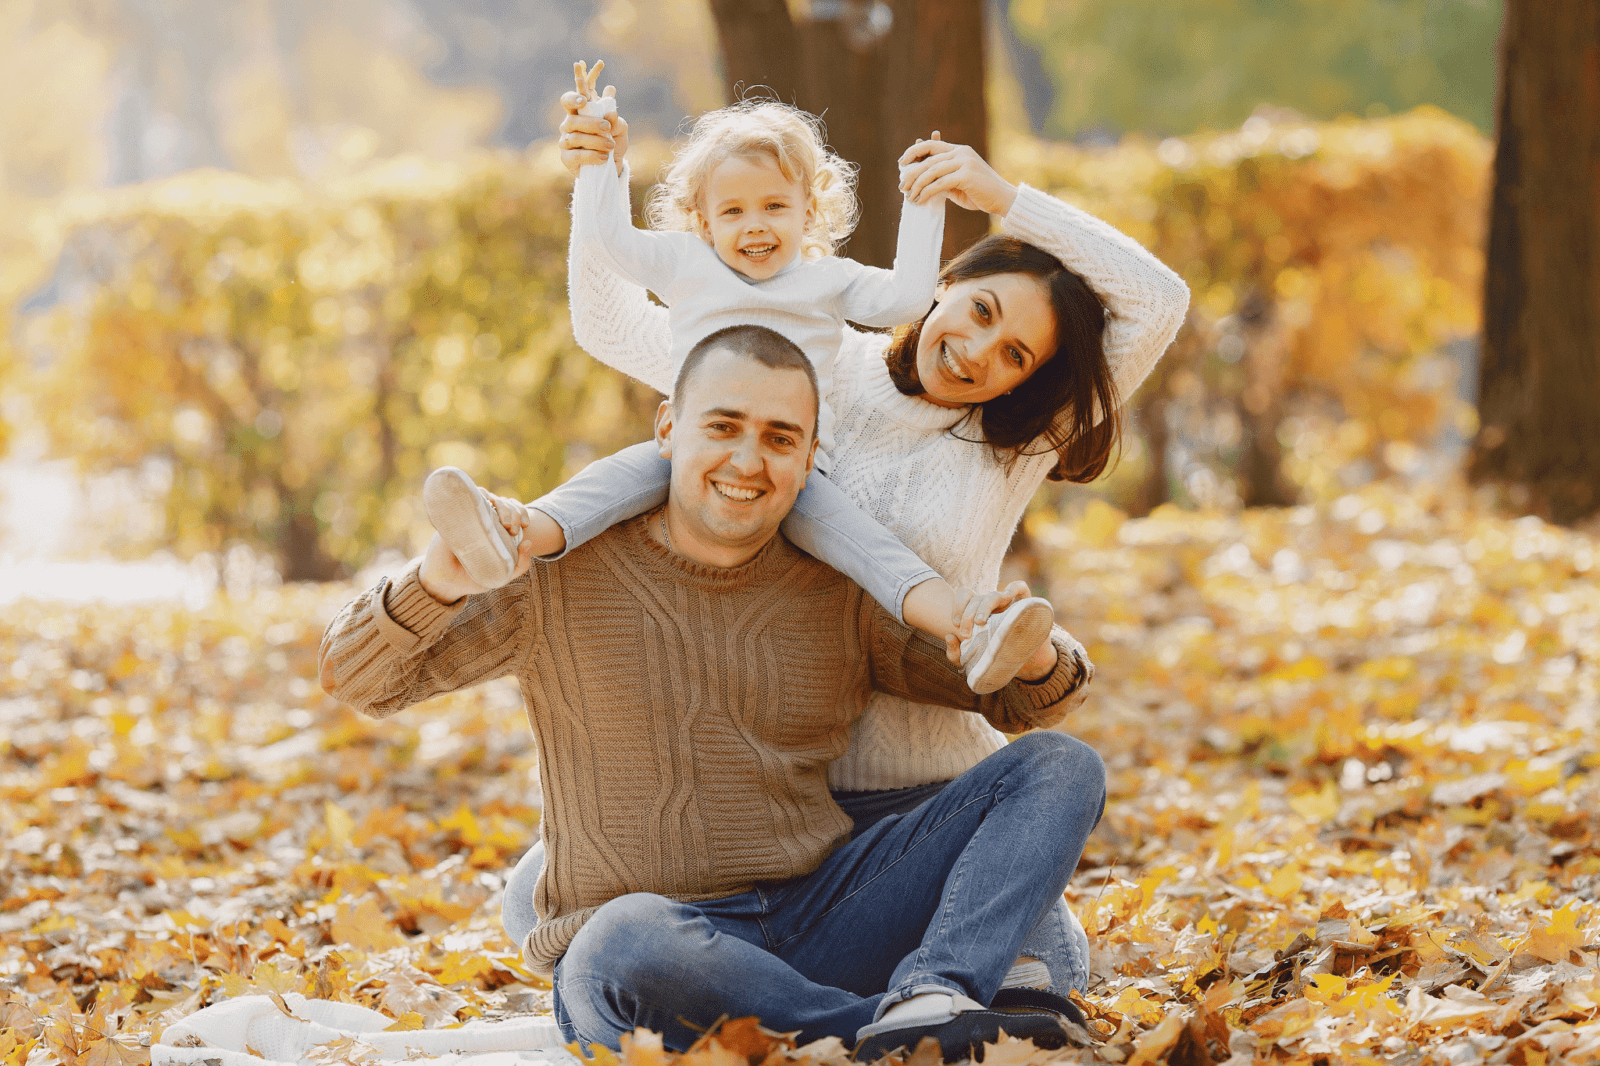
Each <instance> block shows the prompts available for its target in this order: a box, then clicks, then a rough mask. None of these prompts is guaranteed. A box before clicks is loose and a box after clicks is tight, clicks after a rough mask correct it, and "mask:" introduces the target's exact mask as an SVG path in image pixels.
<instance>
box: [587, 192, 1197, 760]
mask: <svg viewBox="0 0 1600 1066" xmlns="http://www.w3.org/2000/svg"><path fill="white" fill-rule="evenodd" d="M1005 228H1006V231H1007V232H1008V233H1010V234H1012V235H1013V236H1015V237H1018V238H1020V239H1022V240H1024V241H1027V242H1028V243H1030V244H1033V245H1036V246H1037V247H1039V248H1042V249H1044V250H1045V251H1047V252H1049V253H1050V254H1051V255H1054V256H1055V257H1056V258H1058V259H1060V260H1061V261H1062V262H1063V263H1065V264H1066V265H1067V266H1068V267H1069V268H1071V269H1072V270H1074V271H1076V272H1077V273H1078V274H1080V275H1082V276H1083V278H1084V279H1085V280H1086V281H1087V282H1088V283H1089V285H1090V286H1091V287H1092V288H1093V289H1094V291H1095V292H1096V293H1097V294H1098V295H1099V296H1100V299H1101V300H1102V302H1104V303H1105V305H1106V308H1107V310H1108V311H1109V312H1110V318H1109V321H1108V322H1107V325H1106V333H1105V350H1106V356H1107V359H1108V360H1109V362H1110V364H1111V371H1112V375H1113V376H1114V377H1115V378H1116V382H1117V389H1118V393H1119V395H1121V396H1123V397H1128V396H1131V395H1132V394H1133V392H1134V390H1135V389H1137V388H1138V387H1139V384H1140V382H1142V381H1143V380H1144V379H1145V377H1146V375H1148V374H1149V372H1150V369H1151V368H1152V367H1153V366H1154V365H1155V363H1156V360H1157V359H1159V358H1160V357H1161V353H1162V352H1164V351H1166V348H1167V345H1168V344H1170V343H1171V342H1172V338H1173V337H1174V336H1175V335H1176V334H1177V332H1178V327H1179V326H1180V325H1181V324H1182V322H1183V316H1184V312H1185V311H1186V310H1187V308H1188V304H1189V290H1188V287H1187V286H1186V285H1184V283H1183V280H1182V279H1181V278H1179V277H1178V275H1177V274H1175V273H1173V272H1172V271H1171V270H1169V269H1168V268H1167V267H1166V266H1165V265H1164V264H1162V262H1161V261H1160V260H1158V259H1157V258H1156V257H1155V256H1153V255H1151V254H1150V253H1149V252H1147V251H1146V250H1145V249H1144V248H1142V247H1140V245H1139V244H1138V242H1136V241H1134V240H1133V239H1132V238H1130V237H1128V236H1127V235H1125V234H1123V233H1122V232H1120V231H1119V230H1117V229H1115V228H1114V227H1112V226H1110V225H1107V224H1106V223H1104V222H1102V221H1100V220H1099V219H1097V218H1095V217H1094V216H1092V215H1089V214H1087V213H1085V212H1083V211H1080V210H1079V209H1077V208H1075V207H1071V206H1069V205H1068V204H1065V203H1062V202H1061V201H1060V200H1057V199H1055V198H1054V197H1052V196H1049V195H1047V194H1045V193H1042V192H1039V191H1038V190H1036V189H1031V188H1028V187H1027V186H1023V187H1022V188H1021V189H1020V190H1019V192H1018V194H1017V199H1016V203H1015V204H1013V205H1012V208H1011V212H1010V213H1009V214H1008V215H1007V216H1006V217H1005ZM567 267H568V275H567V281H568V287H569V298H570V302H571V312H572V332H573V335H574V336H575V337H576V338H577V341H578V343H579V344H580V345H582V346H583V347H584V349H585V350H586V351H588V352H589V354H591V355H593V356H594V357H595V358H596V359H599V360H600V361H601V362H603V363H606V364H608V365H610V366H614V367H616V368H617V369H619V370H622V371H624V372H625V373H627V374H630V375H632V376H633V377H635V378H638V379H639V380H640V381H643V382H644V383H645V384H647V385H650V386H652V387H653V388H656V389H659V390H660V391H662V392H668V391H670V390H671V388H672V383H673V379H674V374H673V371H674V366H675V364H674V361H673V359H672V356H671V348H672V337H671V331H670V330H669V328H668V325H667V313H666V310H665V309H664V308H661V307H657V306H655V305H654V304H652V303H651V302H650V301H649V300H648V299H647V298H646V296H645V293H644V290H643V289H642V288H640V287H638V286H636V285H633V284H630V283H628V282H627V281H624V280H623V279H622V278H620V277H618V276H617V275H616V274H614V273H612V272H611V271H610V270H608V269H606V267H605V266H603V265H601V264H600V263H598V262H596V261H595V260H593V259H592V258H587V257H583V256H577V255H572V256H569V258H568V263H567ZM886 343H887V338H886V337H885V336H884V335H882V334H877V333H861V332H858V331H855V330H847V331H846V333H845V336H844V342H843V345H842V347H841V349H840V352H839V359H838V362H837V363H836V364H835V367H834V376H833V393H832V396H831V397H830V399H831V402H832V405H833V409H834V414H835V416H836V422H835V425H834V436H835V440H836V447H835V451H834V466H833V470H832V471H831V472H830V474H829V477H830V479H831V480H832V481H833V482H834V484H836V485H838V486H839V487H840V488H842V489H844V491H845V492H846V493H848V494H849V495H850V498H851V499H853V500H855V502H856V503H857V504H858V505H860V506H861V508H862V509H863V510H865V511H866V512H867V513H868V514H870V515H871V516H872V517H873V518H875V519H877V520H878V521H879V522H882V523H883V524H884V525H885V526H886V527H888V528H889V529H890V530H892V531H893V532H894V533H895V535H896V536H898V537H899V538H900V539H901V540H902V541H904V542H905V544H906V546H907V547H909V548H910V549H911V550H912V551H914V552H916V553H917V554H918V555H920V556H921V557H922V558H923V560H924V561H925V562H927V564H928V565H929V566H931V567H933V568H934V569H935V570H937V571H938V572H939V573H940V574H942V575H943V576H944V577H945V579H946V580H948V581H949V582H951V583H952V584H954V585H964V586H967V587H970V588H977V589H982V588H994V587H995V586H996V584H997V582H998V581H999V577H1000V563H1001V560H1002V559H1003V557H1004V556H1005V551H1006V547H1007V546H1008V545H1009V544H1010V542H1011V535H1012V533H1013V532H1014V531H1015V529H1016V527H1017V523H1018V522H1019V521H1020V520H1021V518H1022V513H1023V509H1024V508H1025V507H1026V506H1027V504H1028V501H1029V500H1030V499H1031V498H1032V497H1033V494H1034V491H1035V490H1036V489H1038V487H1039V485H1040V483H1041V482H1043V481H1044V479H1045V476H1046V475H1047V474H1049V472H1050V469H1051V467H1052V466H1053V465H1054V462H1055V457H1054V455H1052V454H1049V453H1048V452H1047V453H1046V454H1042V455H1032V456H1026V455H1025V456H1021V457H1019V458H1018V459H1017V460H1016V461H1015V462H1014V463H1012V464H1011V466H1010V467H1009V468H1007V467H1005V466H1002V465H1001V464H999V463H997V462H996V461H995V460H994V458H993V457H992V455H991V454H990V451H989V449H988V448H987V447H986V446H984V445H982V444H974V443H969V442H968V441H965V440H960V439H957V438H956V437H953V436H951V435H950V434H949V433H947V432H945V431H946V430H947V429H949V428H950V427H951V426H952V425H953V424H954V423H955V422H956V421H957V420H958V419H959V417H960V414H961V412H959V411H951V410H949V409H947V408H943V407H939V406H937V405H936V404H932V403H929V402H927V401H926V400H921V399H918V398H916V397H913V396H906V395H904V394H903V393H901V392H900V391H899V390H898V389H896V388H895V387H894V384H893V382H891V381H890V380H889V375H888V370H887V368H886V366H885V364H884V361H883V352H884V347H885V345H886ZM961 434H962V436H964V437H972V436H976V435H977V428H976V427H975V426H970V425H969V426H965V427H963V428H962V430H961ZM1003 743H1004V738H1003V737H1002V736H1001V735H1000V734H999V733H997V732H996V731H995V730H994V729H993V728H991V727H990V726H989V725H988V723H986V722H985V721H984V720H983V719H982V718H980V717H979V716H977V715H952V714H949V713H948V712H945V711H942V710H940V709H938V708H934V707H924V706H920V705H918V704H914V703H910V702H907V701H906V700H902V699H896V698H894V697H891V696H884V695H877V696H874V697H873V700H872V702H871V704H870V705H869V707H868V709H867V712H866V714H865V715H863V716H862V717H861V718H860V719H859V720H858V721H857V724H856V726H855V732H854V736H853V739H852V742H851V746H850V750H849V751H848V752H846V753H845V755H844V756H843V757H842V758H840V759H839V760H837V761H836V762H834V763H833V764H832V766H831V768H830V770H829V775H828V782H829V785H830V786H831V787H833V788H835V789H850V790H871V789H890V788H905V787H909V786H912V785H921V784H927V783H928V782H931V781H943V780H948V779H950V778H953V777H956V776H958V775H959V774H961V773H962V772H963V771H965V770H966V769H968V768H969V767H971V766H972V765H973V764H974V763H976V762H978V761H979V760H980V759H982V758H984V756H986V755H988V754H990V753H991V752H993V751H995V750H997V749H998V748H999V747H1000V746H1001V745H1002V744H1003Z"/></svg>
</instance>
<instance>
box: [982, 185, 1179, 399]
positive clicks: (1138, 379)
mask: <svg viewBox="0 0 1600 1066" xmlns="http://www.w3.org/2000/svg"><path fill="white" fill-rule="evenodd" d="M1005 227H1006V232H1008V233H1010V234H1011V235H1012V236H1013V237H1017V238H1019V239H1021V240H1024V241H1027V242H1028V243H1029V244H1032V245H1035V246H1037V247H1039V248H1042V249H1044V250H1045V251H1047V252H1049V253H1050V254H1051V255H1053V256H1055V257H1056V258H1057V259H1059V260H1061V262H1062V263H1064V264H1065V265H1066V266H1067V267H1068V268H1069V269H1070V270H1072V271H1074V272H1075V273H1077V274H1079V275H1081V276H1082V277H1083V279H1084V280H1085V281H1087V282H1088V283H1089V287H1090V288H1091V289H1093V290H1094V291H1095V294H1096V295H1098V296H1099V297H1100V299H1101V302H1103V303H1104V304H1105V305H1106V310H1107V311H1108V312H1110V316H1109V321H1108V322H1107V323H1106V333H1105V351H1106V359H1107V361H1108V362H1109V363H1110V364H1111V375H1112V377H1113V378H1115V379H1116V383H1117V394H1118V396H1119V397H1120V398H1121V399H1122V400H1123V401H1124V402H1126V401H1127V400H1128V399H1129V398H1130V397H1131V396H1132V395H1133V394H1134V392H1135V391H1137V389H1138V388H1139V386H1140V384H1142V383H1143V382H1144V379H1145V378H1146V377H1147V376H1149V374H1150V371H1151V369H1152V368H1154V367H1155V365H1156V361H1157V360H1158V359H1160V358H1161V353H1162V352H1165V351H1166V350H1167V345H1169V344H1171V343H1172V338H1173V337H1175V336H1177V334H1178V327H1179V326H1181V325H1183V316H1184V313H1185V312H1186V311H1187V310H1188V307H1189V287H1188V286H1187V285H1185V284H1184V283H1183V279H1182V278H1180V277H1179V276H1178V275H1177V274H1175V273H1174V272H1173V271H1172V270H1171V269H1170V268H1169V267H1168V266H1167V265H1166V264H1165V263H1163V262H1162V261H1161V260H1159V259H1157V258H1156V257H1155V256H1154V255H1152V254H1150V252H1148V251H1146V250H1145V249H1144V248H1143V247H1142V246H1141V245H1140V244H1139V242H1138V241H1136V240H1134V239H1133V238H1132V237H1129V236H1128V235H1127V234H1125V233H1123V232H1122V231H1121V230H1119V229H1117V228H1116V227H1115V226H1112V225H1111V224H1109V223H1107V222H1102V221H1101V220H1100V219H1098V218H1095V217H1094V216H1093V215H1091V214H1089V213H1088V212H1086V211H1082V210H1080V209H1078V208H1076V207H1073V206H1072V205H1070V204H1067V203H1064V202H1062V201H1061V200H1058V199H1056V198H1055V197H1054V196H1051V195H1049V194H1047V193H1043V192H1040V191H1039V190H1038V189H1034V188H1030V187H1028V186H1027V185H1023V186H1021V187H1020V188H1019V189H1018V190H1017V199H1016V201H1015V202H1014V203H1013V204H1012V205H1011V211H1010V213H1009V214H1007V215H1006V217H1005Z"/></svg>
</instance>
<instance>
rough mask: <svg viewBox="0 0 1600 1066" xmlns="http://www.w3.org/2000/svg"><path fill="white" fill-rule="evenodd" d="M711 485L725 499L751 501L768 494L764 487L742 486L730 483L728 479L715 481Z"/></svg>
mask: <svg viewBox="0 0 1600 1066" xmlns="http://www.w3.org/2000/svg"><path fill="white" fill-rule="evenodd" d="M711 487H712V488H714V489H716V490H717V495H719V496H721V497H722V498H723V499H726V500H733V501H735V502H737V503H749V502H750V501H751V500H754V499H758V498H760V497H762V496H765V495H766V491H765V490H764V489H747V488H741V487H740V486H738V485H730V484H728V483H727V482H726V481H713V482H712V483H711Z"/></svg>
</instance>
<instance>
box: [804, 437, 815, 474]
mask: <svg viewBox="0 0 1600 1066" xmlns="http://www.w3.org/2000/svg"><path fill="white" fill-rule="evenodd" d="M816 465H817V436H816V434H815V433H813V434H812V435H811V450H810V451H809V452H807V453H806V477H810V476H811V471H812V470H813V469H814V468H815V467H816Z"/></svg>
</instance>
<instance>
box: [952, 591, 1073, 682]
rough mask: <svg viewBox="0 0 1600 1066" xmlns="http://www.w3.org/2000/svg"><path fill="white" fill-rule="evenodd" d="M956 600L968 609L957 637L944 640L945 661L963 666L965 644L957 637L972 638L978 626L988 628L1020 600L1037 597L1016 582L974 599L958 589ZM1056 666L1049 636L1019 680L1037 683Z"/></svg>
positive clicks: (959, 619)
mask: <svg viewBox="0 0 1600 1066" xmlns="http://www.w3.org/2000/svg"><path fill="white" fill-rule="evenodd" d="M955 593H956V600H957V603H958V604H960V603H962V601H963V597H965V602H964V606H963V607H962V608H961V611H960V614H959V616H958V617H957V618H956V620H955V628H956V633H955V634H951V635H948V636H946V637H945V638H944V653H945V657H946V658H948V659H949V660H950V662H951V663H953V664H955V665H956V666H960V665H961V640H962V639H964V638H961V637H959V636H958V635H957V634H961V633H965V634H967V635H969V636H970V635H971V633H972V630H973V628H974V627H975V626H981V625H985V624H987V623H988V621H989V617H990V615H995V614H999V613H1000V612H1001V611H1004V610H1005V609H1006V608H1007V607H1010V606H1011V605H1012V604H1013V603H1016V602H1017V601H1018V600H1025V599H1027V598H1028V597H1029V596H1032V595H1033V592H1032V591H1031V590H1030V589H1029V588H1028V583H1027V582H1026V581H1013V582H1011V584H1009V585H1007V586H1006V587H1005V588H1003V589H999V590H997V591H995V592H985V593H983V594H982V595H974V594H973V593H972V592H971V590H969V589H960V588H958V589H956V590H955ZM1055 665H1056V649H1055V645H1054V644H1052V643H1050V637H1049V636H1048V635H1046V636H1045V639H1044V643H1043V644H1041V645H1039V647H1038V649H1037V650H1036V651H1035V652H1034V653H1033V655H1032V656H1030V657H1029V658H1028V660H1027V661H1026V662H1024V663H1023V664H1022V666H1021V667H1020V668H1019V669H1018V670H1017V676H1018V677H1020V678H1022V679H1024V680H1026V681H1037V680H1039V679H1040V678H1041V677H1044V676H1045V675H1046V674H1048V673H1050V671H1051V670H1053V669H1054V668H1055Z"/></svg>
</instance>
